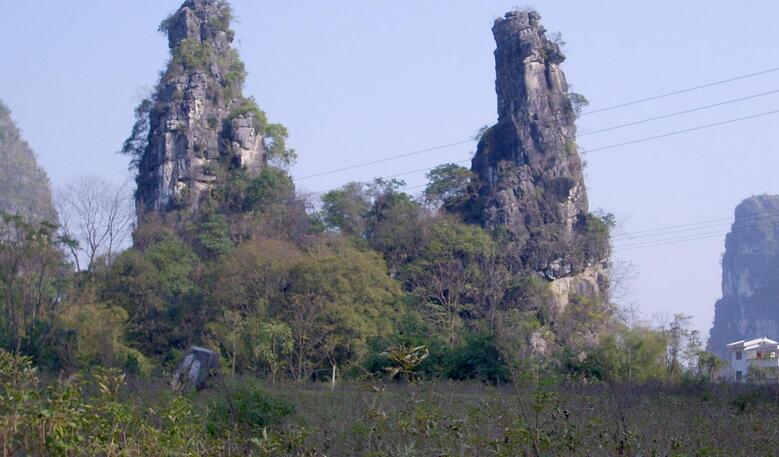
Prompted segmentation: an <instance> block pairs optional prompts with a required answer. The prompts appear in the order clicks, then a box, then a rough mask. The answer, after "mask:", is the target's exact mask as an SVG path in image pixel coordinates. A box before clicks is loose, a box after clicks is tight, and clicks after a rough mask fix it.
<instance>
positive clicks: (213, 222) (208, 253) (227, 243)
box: [195, 213, 233, 258]
mask: <svg viewBox="0 0 779 457" xmlns="http://www.w3.org/2000/svg"><path fill="white" fill-rule="evenodd" d="M195 230H196V233H195V240H196V246H197V248H198V250H199V252H200V253H201V256H202V257H203V258H216V257H219V256H222V255H224V254H226V253H228V252H230V250H231V249H232V248H233V243H232V241H231V240H230V227H229V225H228V224H227V221H226V220H225V218H224V216H222V215H220V214H214V213H207V214H205V215H203V217H202V218H201V219H200V221H198V224H197V226H196V228H195Z"/></svg>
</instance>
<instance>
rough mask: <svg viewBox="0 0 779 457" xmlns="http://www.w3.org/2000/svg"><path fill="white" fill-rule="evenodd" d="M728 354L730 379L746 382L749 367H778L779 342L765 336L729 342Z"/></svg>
mask: <svg viewBox="0 0 779 457" xmlns="http://www.w3.org/2000/svg"><path fill="white" fill-rule="evenodd" d="M728 355H729V359H730V379H731V380H733V381H736V382H746V380H747V376H748V374H749V369H750V368H754V367H765V368H774V369H779V358H777V355H779V343H777V342H776V341H774V340H770V339H768V338H766V337H763V338H757V339H754V340H741V341H736V342H733V343H730V344H728Z"/></svg>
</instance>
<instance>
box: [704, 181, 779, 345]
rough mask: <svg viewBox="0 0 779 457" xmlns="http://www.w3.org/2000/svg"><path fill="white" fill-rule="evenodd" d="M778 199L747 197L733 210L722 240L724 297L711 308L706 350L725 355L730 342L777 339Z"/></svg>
mask: <svg viewBox="0 0 779 457" xmlns="http://www.w3.org/2000/svg"><path fill="white" fill-rule="evenodd" d="M778 278H779V196H777V195H760V196H755V197H751V198H748V199H746V200H744V201H743V202H741V203H740V204H739V205H738V206H737V207H736V219H735V221H734V222H733V226H732V228H731V232H730V233H729V234H728V235H727V237H726V238H725V255H724V256H723V257H722V298H721V299H719V300H718V301H717V303H716V304H715V312H714V325H713V327H712V329H711V332H710V334H709V342H708V347H707V349H708V350H709V351H711V352H714V353H716V354H719V355H721V356H722V355H725V352H726V351H725V346H726V345H727V344H728V343H732V342H733V341H738V340H742V339H752V338H760V337H763V336H767V337H768V338H771V339H776V338H779V280H777V279H778Z"/></svg>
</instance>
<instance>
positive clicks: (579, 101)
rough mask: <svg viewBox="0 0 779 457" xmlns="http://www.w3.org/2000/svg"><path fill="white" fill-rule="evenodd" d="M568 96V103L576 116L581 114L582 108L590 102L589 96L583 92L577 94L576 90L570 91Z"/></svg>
mask: <svg viewBox="0 0 779 457" xmlns="http://www.w3.org/2000/svg"><path fill="white" fill-rule="evenodd" d="M567 97H568V103H570V105H571V111H573V113H574V114H575V115H576V117H579V116H581V114H582V110H584V108H586V107H587V106H588V105H589V104H590V101H589V100H587V97H585V96H584V95H582V94H577V93H576V92H568V94H567Z"/></svg>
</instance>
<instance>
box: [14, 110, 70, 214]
mask: <svg viewBox="0 0 779 457" xmlns="http://www.w3.org/2000/svg"><path fill="white" fill-rule="evenodd" d="M0 211H3V212H6V213H9V214H19V215H22V216H24V217H25V218H26V219H27V220H28V221H31V222H41V221H49V222H53V223H56V221H57V213H56V211H55V209H54V205H53V203H52V196H51V187H50V185H49V178H48V177H47V176H46V172H45V171H43V169H41V168H40V167H39V166H38V164H37V162H36V160H35V153H34V152H33V151H32V149H30V146H29V145H28V144H27V142H26V141H24V139H22V137H21V133H20V132H19V128H18V127H17V126H16V124H15V123H14V121H13V118H12V117H11V111H10V110H9V109H8V107H7V106H6V105H5V104H4V103H3V102H2V101H0Z"/></svg>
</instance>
